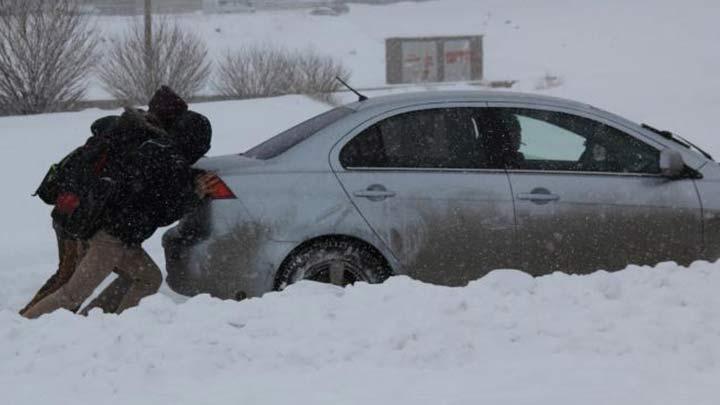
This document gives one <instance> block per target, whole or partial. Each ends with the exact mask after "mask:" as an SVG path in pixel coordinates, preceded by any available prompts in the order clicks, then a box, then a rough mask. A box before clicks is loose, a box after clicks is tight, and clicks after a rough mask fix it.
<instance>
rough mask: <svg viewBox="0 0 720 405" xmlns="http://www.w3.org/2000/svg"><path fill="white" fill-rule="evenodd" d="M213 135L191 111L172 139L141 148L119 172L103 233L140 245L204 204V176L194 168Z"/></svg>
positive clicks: (172, 131)
mask: <svg viewBox="0 0 720 405" xmlns="http://www.w3.org/2000/svg"><path fill="white" fill-rule="evenodd" d="M211 136H212V129H211V126H210V122H209V121H208V120H207V118H205V117H204V116H202V115H200V114H198V113H195V112H192V111H187V112H185V113H184V114H183V115H182V116H180V117H179V118H178V119H177V121H176V123H175V125H174V126H173V127H172V128H171V129H170V131H169V134H168V135H167V136H162V137H158V138H153V139H150V140H148V141H146V142H144V143H143V144H141V145H140V146H139V147H138V148H137V149H136V150H135V151H134V152H133V153H132V154H130V155H129V156H128V158H127V159H126V160H125V161H124V162H123V165H122V167H119V168H117V171H118V173H120V176H118V178H119V184H118V193H117V195H116V198H115V199H114V200H113V203H112V205H110V206H109V207H108V209H107V210H106V215H105V219H104V221H103V230H105V231H106V232H108V233H109V234H110V235H113V236H115V237H117V238H118V239H120V240H122V241H123V242H124V243H125V244H127V245H139V244H141V243H142V242H143V241H145V240H146V239H147V238H149V237H150V236H151V235H152V234H153V233H154V232H155V231H156V230H157V228H159V227H161V226H167V225H170V224H172V223H173V222H175V221H177V220H179V219H180V218H181V217H182V216H183V215H184V214H185V213H187V212H188V211H189V210H191V209H193V208H194V207H196V206H197V205H199V204H200V202H201V200H200V199H199V197H198V196H197V195H196V194H195V177H196V175H197V174H198V172H197V171H196V170H195V169H193V168H192V167H191V166H192V165H193V164H194V163H195V162H197V160H198V159H200V158H201V157H202V156H203V155H204V154H205V153H206V152H207V151H208V150H209V149H210V140H211Z"/></svg>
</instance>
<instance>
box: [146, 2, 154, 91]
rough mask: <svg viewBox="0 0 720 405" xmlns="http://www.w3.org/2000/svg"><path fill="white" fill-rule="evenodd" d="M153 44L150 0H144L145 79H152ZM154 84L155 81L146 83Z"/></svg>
mask: <svg viewBox="0 0 720 405" xmlns="http://www.w3.org/2000/svg"><path fill="white" fill-rule="evenodd" d="M152 48H153V46H152V0H145V69H147V72H146V73H147V76H146V77H147V79H148V80H149V81H151V82H152V81H154V77H153V76H154V75H153V71H154V70H153V65H152V64H153V63H152V62H153V57H152V54H153V49H152ZM148 85H150V86H154V85H155V83H148Z"/></svg>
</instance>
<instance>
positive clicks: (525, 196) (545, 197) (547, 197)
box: [517, 193, 560, 201]
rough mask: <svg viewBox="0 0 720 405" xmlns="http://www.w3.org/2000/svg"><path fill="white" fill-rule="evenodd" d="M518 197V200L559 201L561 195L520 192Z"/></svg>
mask: <svg viewBox="0 0 720 405" xmlns="http://www.w3.org/2000/svg"><path fill="white" fill-rule="evenodd" d="M517 198H518V200H524V201H557V200H559V199H560V196H559V195H556V194H532V193H520V194H518V196H517Z"/></svg>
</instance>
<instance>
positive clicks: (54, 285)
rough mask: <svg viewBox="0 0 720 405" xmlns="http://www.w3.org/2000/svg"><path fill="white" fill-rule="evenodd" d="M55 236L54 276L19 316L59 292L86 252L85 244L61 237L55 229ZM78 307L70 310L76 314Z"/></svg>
mask: <svg viewBox="0 0 720 405" xmlns="http://www.w3.org/2000/svg"><path fill="white" fill-rule="evenodd" d="M55 234H56V236H57V244H58V256H59V264H58V269H57V271H56V272H55V274H53V275H52V277H50V278H49V279H48V281H46V282H45V284H44V285H43V286H42V287H41V288H40V290H39V291H38V292H37V293H36V294H35V296H34V297H33V299H32V300H30V302H29V303H28V304H27V305H26V306H25V308H23V309H22V310H21V311H20V315H24V314H25V312H26V311H27V310H28V309H29V308H30V307H32V306H33V305H35V304H37V303H38V302H40V300H42V299H43V298H45V297H47V296H48V295H50V294H52V293H54V292H55V291H57V290H59V289H60V287H62V286H63V285H64V284H65V283H67V282H68V281H69V280H70V278H72V276H73V274H75V268H76V267H77V265H78V263H80V261H81V260H82V258H83V256H85V251H86V250H87V246H86V242H84V241H81V240H77V239H69V238H66V237H64V236H63V234H62V231H61V230H60V229H58V228H57V227H55ZM78 309H79V307H76V308H73V309H71V310H72V311H73V312H77V310H78Z"/></svg>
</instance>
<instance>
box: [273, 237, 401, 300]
mask: <svg viewBox="0 0 720 405" xmlns="http://www.w3.org/2000/svg"><path fill="white" fill-rule="evenodd" d="M390 275H391V270H390V267H389V266H388V264H387V261H386V260H385V258H384V257H382V255H380V254H379V253H378V252H377V251H375V249H373V248H372V247H370V246H368V245H366V244H364V243H361V242H359V241H355V240H352V239H350V238H328V239H321V240H318V241H315V242H311V243H309V244H307V245H305V246H301V247H300V248H299V249H298V250H297V251H296V252H294V253H292V254H291V255H290V256H289V257H288V258H287V259H286V260H285V262H284V263H283V264H282V266H281V267H280V271H279V272H278V276H277V278H276V281H275V289H276V290H283V289H285V288H286V287H287V286H288V285H290V284H293V283H295V282H297V281H300V280H312V281H318V282H324V283H329V284H335V285H338V286H343V287H344V286H347V285H349V284H353V283H355V282H358V281H360V282H366V283H370V284H379V283H382V282H383V281H385V280H387V278H388V277H390Z"/></svg>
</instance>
